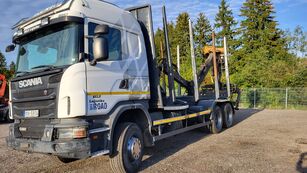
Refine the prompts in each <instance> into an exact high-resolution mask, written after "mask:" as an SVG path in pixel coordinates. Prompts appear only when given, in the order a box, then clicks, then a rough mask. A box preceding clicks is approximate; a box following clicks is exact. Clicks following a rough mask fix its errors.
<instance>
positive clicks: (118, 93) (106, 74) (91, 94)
mask: <svg viewBox="0 0 307 173" xmlns="http://www.w3.org/2000/svg"><path fill="white" fill-rule="evenodd" d="M97 25H98V22H94V21H89V22H88V26H87V27H88V28H87V29H88V40H87V42H88V46H87V47H88V55H89V59H90V61H91V60H92V59H93V48H92V45H93V39H92V36H93V35H94V30H95V27H96V26H97ZM123 33H124V32H123V31H122V30H121V29H120V28H118V27H114V26H110V28H109V34H108V36H107V39H108V46H109V58H108V59H107V60H104V61H100V62H98V63H97V65H96V66H91V65H90V63H89V62H86V73H87V74H86V76H87V115H90V116H91V115H103V114H107V113H109V112H110V111H111V109H112V108H113V107H114V106H115V105H116V104H117V103H119V102H121V101H125V100H128V99H129V97H128V88H126V87H125V86H121V85H123V84H125V81H126V78H127V76H124V73H125V70H124V64H125V61H124V60H123V51H122V50H123V45H122V40H123V36H124V34H123Z"/></svg>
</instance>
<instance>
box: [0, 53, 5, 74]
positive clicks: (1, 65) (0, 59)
mask: <svg viewBox="0 0 307 173" xmlns="http://www.w3.org/2000/svg"><path fill="white" fill-rule="evenodd" d="M5 72H6V59H5V57H4V55H3V54H2V53H1V52H0V73H1V74H4V73H5Z"/></svg>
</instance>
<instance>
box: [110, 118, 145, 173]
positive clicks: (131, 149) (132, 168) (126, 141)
mask: <svg viewBox="0 0 307 173" xmlns="http://www.w3.org/2000/svg"><path fill="white" fill-rule="evenodd" d="M114 142H115V145H114V149H115V152H114V154H113V155H112V156H111V160H110V164H111V168H112V170H113V172H119V173H125V172H128V173H133V172H137V171H138V168H139V167H140V165H141V162H142V158H143V155H144V141H143V136H142V131H141V129H140V128H139V126H138V125H136V124H134V123H123V124H120V125H119V126H118V127H117V130H116V132H115V138H114Z"/></svg>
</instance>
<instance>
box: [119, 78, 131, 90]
mask: <svg viewBox="0 0 307 173" xmlns="http://www.w3.org/2000/svg"><path fill="white" fill-rule="evenodd" d="M119 89H129V80H128V79H124V80H122V81H121V82H120V85H119Z"/></svg>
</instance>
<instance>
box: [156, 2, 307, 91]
mask: <svg viewBox="0 0 307 173" xmlns="http://www.w3.org/2000/svg"><path fill="white" fill-rule="evenodd" d="M274 14H275V11H274V6H273V4H272V2H271V1H270V0H261V1H258V0H246V1H245V2H244V3H243V5H242V7H241V9H240V17H241V21H236V20H235V18H234V15H233V12H232V10H231V9H230V7H229V4H228V3H227V2H226V0H221V4H220V6H219V11H218V13H217V15H216V16H215V21H214V25H213V26H212V25H211V23H212V22H210V21H209V19H208V18H207V16H206V14H205V13H203V12H202V13H199V15H198V18H197V20H196V21H194V25H193V27H194V28H193V30H194V42H195V50H196V57H197V65H198V67H200V66H201V64H202V63H203V62H205V58H206V57H204V55H203V52H202V50H203V48H204V47H205V46H210V45H212V32H213V31H214V32H215V33H216V37H217V40H216V44H217V45H218V46H220V47H223V38H224V37H226V38H227V40H228V51H229V53H230V57H229V58H230V74H231V82H232V83H234V84H237V85H238V86H239V87H241V88H243V87H244V88H250V87H257V88H263V87H266V88H279V87H280V88H286V87H307V58H306V56H307V32H304V28H302V27H301V26H299V25H298V26H297V27H296V28H295V30H294V31H290V30H281V29H280V28H278V21H276V19H275V16H274ZM189 19H190V16H189V14H188V13H186V12H183V13H180V14H179V15H178V17H177V19H176V21H175V22H171V23H169V24H168V32H169V39H170V46H171V52H172V58H173V63H174V64H176V63H177V60H176V59H177V55H176V52H177V51H176V49H177V45H179V47H180V58H181V63H180V66H181V70H180V73H181V75H183V76H184V77H185V78H186V79H190V80H191V79H192V76H193V75H192V69H191V59H190V57H191V54H190V40H189ZM155 44H156V52H157V54H158V58H159V60H160V61H161V59H163V58H165V55H162V56H161V54H162V53H161V52H165V50H163V51H161V47H164V46H163V45H164V32H163V30H162V29H160V28H158V29H157V31H156V33H155ZM206 81H209V83H210V79H207V80H206ZM207 83H208V82H207Z"/></svg>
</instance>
